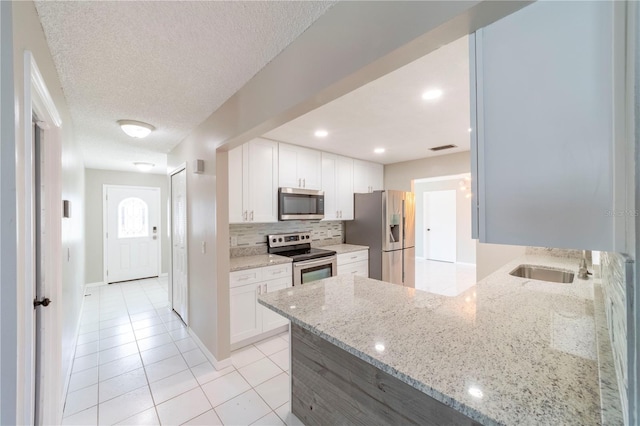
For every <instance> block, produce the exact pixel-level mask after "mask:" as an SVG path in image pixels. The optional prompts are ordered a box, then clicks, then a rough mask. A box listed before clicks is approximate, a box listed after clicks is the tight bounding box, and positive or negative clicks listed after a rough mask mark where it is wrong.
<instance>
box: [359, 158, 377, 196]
mask: <svg viewBox="0 0 640 426" xmlns="http://www.w3.org/2000/svg"><path fill="white" fill-rule="evenodd" d="M383 187H384V166H383V165H382V164H378V163H371V162H369V161H362V160H353V192H355V193H358V194H360V193H366V192H373V191H381V190H382V189H383Z"/></svg>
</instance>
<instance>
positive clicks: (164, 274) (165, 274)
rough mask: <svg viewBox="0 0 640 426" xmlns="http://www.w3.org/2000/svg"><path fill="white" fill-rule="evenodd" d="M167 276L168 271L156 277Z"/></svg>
mask: <svg viewBox="0 0 640 426" xmlns="http://www.w3.org/2000/svg"><path fill="white" fill-rule="evenodd" d="M168 276H169V273H168V272H165V273H163V274H160V275H158V278H160V277H168Z"/></svg>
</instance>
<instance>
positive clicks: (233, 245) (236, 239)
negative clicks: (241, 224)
mask: <svg viewBox="0 0 640 426" xmlns="http://www.w3.org/2000/svg"><path fill="white" fill-rule="evenodd" d="M229 239H230V240H231V247H236V246H237V245H238V237H230V238H229Z"/></svg>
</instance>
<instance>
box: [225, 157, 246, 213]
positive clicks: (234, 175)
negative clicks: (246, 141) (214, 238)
mask: <svg viewBox="0 0 640 426" xmlns="http://www.w3.org/2000/svg"><path fill="white" fill-rule="evenodd" d="M228 156H229V157H228V161H229V223H242V222H244V211H245V209H244V202H243V195H244V188H243V186H244V185H245V183H246V182H245V175H244V174H243V159H242V156H243V146H239V147H237V148H234V149H232V150H230V151H229V154H228Z"/></svg>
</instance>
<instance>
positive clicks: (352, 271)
mask: <svg viewBox="0 0 640 426" xmlns="http://www.w3.org/2000/svg"><path fill="white" fill-rule="evenodd" d="M338 275H358V276H360V277H365V278H369V261H368V260H361V261H360V262H355V263H347V264H344V265H338Z"/></svg>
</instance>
